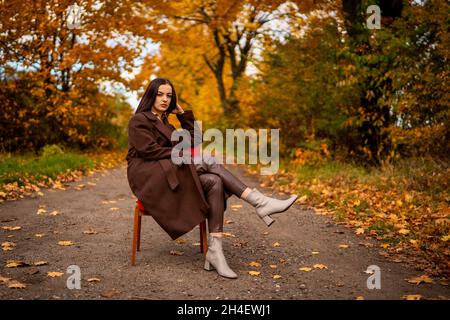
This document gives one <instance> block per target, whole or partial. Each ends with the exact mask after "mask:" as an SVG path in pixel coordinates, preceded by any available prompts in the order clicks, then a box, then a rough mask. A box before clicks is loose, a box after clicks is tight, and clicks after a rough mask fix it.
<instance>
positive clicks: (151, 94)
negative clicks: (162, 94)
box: [135, 78, 177, 118]
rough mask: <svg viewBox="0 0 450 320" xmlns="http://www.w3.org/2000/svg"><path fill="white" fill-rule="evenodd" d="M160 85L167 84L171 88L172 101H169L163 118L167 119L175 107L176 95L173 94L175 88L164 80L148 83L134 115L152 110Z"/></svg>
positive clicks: (168, 81) (154, 80)
mask: <svg viewBox="0 0 450 320" xmlns="http://www.w3.org/2000/svg"><path fill="white" fill-rule="evenodd" d="M162 84H168V85H170V86H171V87H172V99H171V100H170V104H169V107H168V108H167V110H166V111H165V112H164V114H163V117H164V118H167V116H168V115H169V114H170V113H171V112H172V110H173V109H175V108H176V107H177V94H176V93H175V88H174V87H173V85H172V82H170V80H169V79H166V78H156V79H153V80H152V81H151V82H150V84H149V85H148V87H147V89H146V90H145V93H144V96H143V97H142V99H141V101H140V102H139V106H138V107H137V109H136V112H135V114H137V113H139V112H146V111H151V110H152V107H153V105H154V104H155V100H156V95H157V94H158V88H159V86H160V85H162Z"/></svg>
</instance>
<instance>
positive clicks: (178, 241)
mask: <svg viewBox="0 0 450 320" xmlns="http://www.w3.org/2000/svg"><path fill="white" fill-rule="evenodd" d="M175 242H176V243H178V244H185V243H186V240H184V239H177V240H175Z"/></svg>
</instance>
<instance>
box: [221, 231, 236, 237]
mask: <svg viewBox="0 0 450 320" xmlns="http://www.w3.org/2000/svg"><path fill="white" fill-rule="evenodd" d="M222 235H223V236H224V237H232V238H236V236H235V235H234V234H231V233H229V232H222Z"/></svg>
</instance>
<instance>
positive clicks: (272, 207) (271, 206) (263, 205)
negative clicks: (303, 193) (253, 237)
mask: <svg viewBox="0 0 450 320" xmlns="http://www.w3.org/2000/svg"><path fill="white" fill-rule="evenodd" d="M297 198H298V196H297V195H293V196H291V197H290V198H289V199H286V200H278V199H274V198H270V197H266V196H265V195H263V194H262V193H261V192H259V191H258V190H256V189H253V190H252V192H250V193H249V194H248V196H247V198H246V199H243V200H245V201H247V202H248V203H250V204H251V205H252V206H254V207H255V208H256V213H257V214H258V216H259V217H260V218H261V219H262V220H263V221H264V222H265V223H266V224H267V226H270V225H271V224H272V223H273V222H274V220H273V219H272V218H271V217H270V215H271V214H274V213H280V212H284V211H286V210H287V209H289V207H290V206H291V205H292V204H293V203H294V202H295V200H297Z"/></svg>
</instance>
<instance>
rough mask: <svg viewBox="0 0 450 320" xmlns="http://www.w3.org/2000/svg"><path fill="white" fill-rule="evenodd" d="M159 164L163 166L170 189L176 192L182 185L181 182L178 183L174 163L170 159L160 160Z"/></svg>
mask: <svg viewBox="0 0 450 320" xmlns="http://www.w3.org/2000/svg"><path fill="white" fill-rule="evenodd" d="M158 162H159V164H160V165H161V168H162V169H163V171H164V174H165V175H166V179H167V182H168V183H169V187H170V189H171V190H174V189H175V188H176V187H177V186H178V185H179V184H180V182H179V181H178V178H177V175H176V173H175V169H174V167H173V164H172V161H171V160H170V159H161V160H158Z"/></svg>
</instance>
